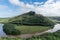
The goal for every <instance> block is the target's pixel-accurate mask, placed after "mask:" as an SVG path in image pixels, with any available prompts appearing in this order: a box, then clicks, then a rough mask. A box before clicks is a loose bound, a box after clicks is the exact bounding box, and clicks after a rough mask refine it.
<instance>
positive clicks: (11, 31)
mask: <svg viewBox="0 0 60 40" xmlns="http://www.w3.org/2000/svg"><path fill="white" fill-rule="evenodd" d="M3 31H4V32H5V33H6V34H7V35H19V34H20V33H21V32H20V30H17V29H15V27H14V25H13V24H5V25H4V27H3Z"/></svg>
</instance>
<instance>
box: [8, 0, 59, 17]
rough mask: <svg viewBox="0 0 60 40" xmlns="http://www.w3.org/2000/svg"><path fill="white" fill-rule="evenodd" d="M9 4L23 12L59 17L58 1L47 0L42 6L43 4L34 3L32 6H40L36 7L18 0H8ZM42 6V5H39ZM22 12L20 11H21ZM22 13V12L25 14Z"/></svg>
mask: <svg viewBox="0 0 60 40" xmlns="http://www.w3.org/2000/svg"><path fill="white" fill-rule="evenodd" d="M9 2H10V3H12V4H14V5H17V6H20V7H22V8H21V9H23V10H25V11H30V10H33V11H35V12H37V13H39V14H43V15H45V16H60V0H47V1H46V2H45V3H44V4H43V2H34V3H33V4H36V5H38V4H39V5H40V6H36V5H33V4H28V3H27V4H25V3H24V2H21V1H19V0H9ZM41 4H43V5H41ZM23 10H22V11H23ZM25 11H24V12H25Z"/></svg>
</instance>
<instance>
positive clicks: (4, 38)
mask: <svg viewBox="0 0 60 40" xmlns="http://www.w3.org/2000/svg"><path fill="white" fill-rule="evenodd" d="M0 40H24V39H21V38H18V37H17V38H9V37H0Z"/></svg>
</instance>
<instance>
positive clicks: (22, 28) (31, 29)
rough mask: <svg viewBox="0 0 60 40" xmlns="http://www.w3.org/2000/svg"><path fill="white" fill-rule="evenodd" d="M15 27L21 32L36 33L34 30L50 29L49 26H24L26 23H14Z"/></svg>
mask: <svg viewBox="0 0 60 40" xmlns="http://www.w3.org/2000/svg"><path fill="white" fill-rule="evenodd" d="M15 28H16V29H18V30H20V31H21V33H22V34H27V33H36V32H43V31H45V30H48V29H50V28H51V27H50V26H26V25H19V26H17V25H15Z"/></svg>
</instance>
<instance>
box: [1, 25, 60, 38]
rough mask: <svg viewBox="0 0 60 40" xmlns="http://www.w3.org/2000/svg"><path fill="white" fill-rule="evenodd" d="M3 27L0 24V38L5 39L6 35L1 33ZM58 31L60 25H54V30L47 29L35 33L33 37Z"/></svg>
mask: <svg viewBox="0 0 60 40" xmlns="http://www.w3.org/2000/svg"><path fill="white" fill-rule="evenodd" d="M3 26H4V24H0V36H1V37H7V35H6V33H4V31H3ZM58 30H60V24H56V25H54V28H52V29H49V30H47V31H44V32H42V33H36V34H35V35H41V34H43V33H47V32H50V33H53V32H56V31H58ZM26 36H28V35H26Z"/></svg>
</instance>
